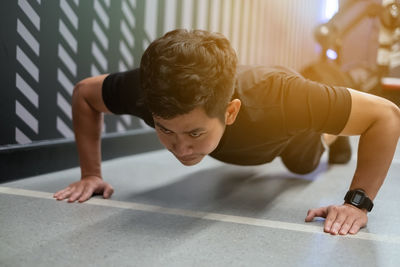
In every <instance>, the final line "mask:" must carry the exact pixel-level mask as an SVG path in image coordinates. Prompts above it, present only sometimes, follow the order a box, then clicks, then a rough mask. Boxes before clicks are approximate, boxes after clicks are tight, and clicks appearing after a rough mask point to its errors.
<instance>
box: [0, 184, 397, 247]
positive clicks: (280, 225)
mask: <svg viewBox="0 0 400 267" xmlns="http://www.w3.org/2000/svg"><path fill="white" fill-rule="evenodd" d="M0 193H3V194H8V195H16V196H25V197H34V198H42V199H54V198H53V194H52V193H47V192H39V191H32V190H25V189H18V188H10V187H0ZM85 204H89V205H97V206H103V207H113V208H121V209H129V210H136V211H145V212H154V213H161V214H168V215H178V216H184V217H190V218H199V219H204V220H213V221H220V222H230V223H238V224H245V225H253V226H261V227H268V228H274V229H282V230H290V231H298V232H307V233H315V234H325V233H324V232H323V231H322V227H321V226H315V225H304V224H297V223H288V222H281V221H272V220H266V219H257V218H251V217H241V216H234V215H225V214H219V213H208V212H201V211H191V210H182V209H173V208H165V207H161V206H155V205H147V204H140V203H133V202H123V201H116V200H111V199H101V198H92V199H90V200H88V201H86V202H85ZM341 238H356V239H363V240H371V241H381V242H389V243H395V244H400V236H386V235H377V234H372V233H365V232H359V233H358V234H356V235H346V236H343V237H341Z"/></svg>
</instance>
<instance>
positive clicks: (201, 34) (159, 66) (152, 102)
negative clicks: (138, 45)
mask: <svg viewBox="0 0 400 267" xmlns="http://www.w3.org/2000/svg"><path fill="white" fill-rule="evenodd" d="M236 64H237V56H236V53H235V51H234V50H233V48H232V47H231V45H230V43H229V41H228V40H227V39H226V38H225V37H224V36H223V35H222V34H220V33H213V32H208V31H204V30H190V31H188V30H183V29H178V30H174V31H171V32H168V33H166V34H165V35H164V36H162V37H161V38H159V39H157V40H155V41H154V42H152V43H151V44H150V45H149V47H148V48H147V49H146V51H145V52H144V54H143V57H142V59H141V63H140V76H141V86H142V87H143V91H144V102H145V104H146V105H147V107H148V108H149V110H150V111H151V112H152V113H153V114H154V115H156V116H159V117H161V118H164V119H170V118H174V117H175V116H177V115H182V114H186V113H189V112H190V111H192V110H193V109H195V108H196V107H203V108H204V110H205V112H206V114H207V115H208V116H209V117H218V118H220V119H221V120H222V122H224V114H225V110H226V107H227V105H228V103H229V101H230V100H231V97H232V94H233V90H234V83H235V74H236Z"/></svg>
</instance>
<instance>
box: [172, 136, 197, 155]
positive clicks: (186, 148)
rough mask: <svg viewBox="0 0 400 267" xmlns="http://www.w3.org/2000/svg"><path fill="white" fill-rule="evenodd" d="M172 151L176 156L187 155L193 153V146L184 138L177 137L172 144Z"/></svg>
mask: <svg viewBox="0 0 400 267" xmlns="http://www.w3.org/2000/svg"><path fill="white" fill-rule="evenodd" d="M172 151H173V152H174V154H175V155H176V156H178V157H184V156H189V155H191V154H192V153H193V146H192V145H191V143H190V142H188V141H187V140H184V138H177V139H176V141H175V142H174V143H173V144H172Z"/></svg>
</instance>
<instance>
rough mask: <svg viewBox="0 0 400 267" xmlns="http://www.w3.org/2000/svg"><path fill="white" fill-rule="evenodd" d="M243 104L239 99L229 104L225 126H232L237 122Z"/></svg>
mask: <svg viewBox="0 0 400 267" xmlns="http://www.w3.org/2000/svg"><path fill="white" fill-rule="evenodd" d="M241 105H242V102H240V100H239V99H233V100H232V101H231V102H229V104H228V107H227V108H226V112H225V124H226V125H231V124H233V123H234V122H235V120H236V117H237V115H238V114H239V110H240V106H241Z"/></svg>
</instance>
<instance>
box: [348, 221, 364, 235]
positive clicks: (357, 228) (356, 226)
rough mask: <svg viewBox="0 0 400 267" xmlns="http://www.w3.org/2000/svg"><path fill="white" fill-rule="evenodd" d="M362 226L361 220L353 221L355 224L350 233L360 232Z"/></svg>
mask: <svg viewBox="0 0 400 267" xmlns="http://www.w3.org/2000/svg"><path fill="white" fill-rule="evenodd" d="M361 227H362V225H361V223H360V222H359V221H355V222H354V223H353V225H352V226H351V228H350V230H349V233H350V234H352V235H355V234H357V233H358V231H359V230H360V228H361Z"/></svg>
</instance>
